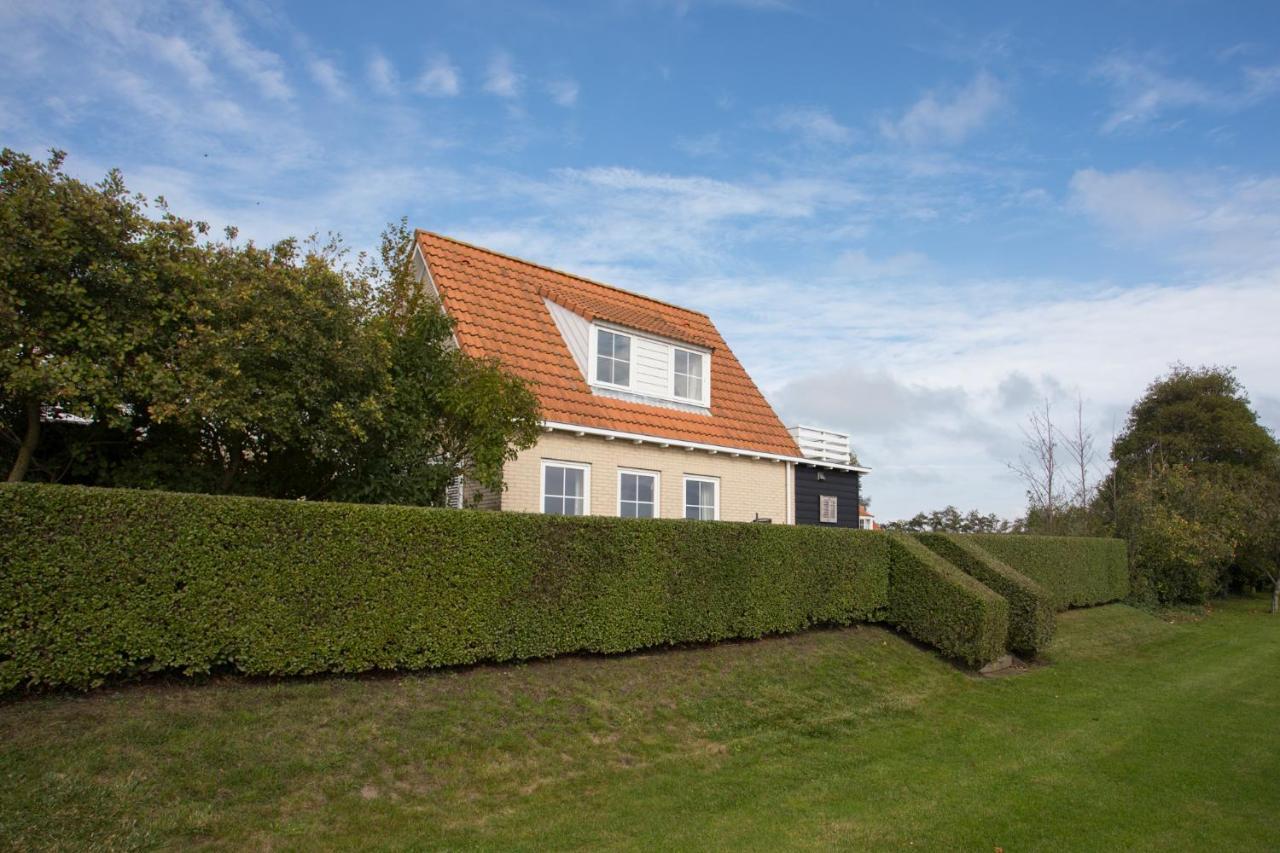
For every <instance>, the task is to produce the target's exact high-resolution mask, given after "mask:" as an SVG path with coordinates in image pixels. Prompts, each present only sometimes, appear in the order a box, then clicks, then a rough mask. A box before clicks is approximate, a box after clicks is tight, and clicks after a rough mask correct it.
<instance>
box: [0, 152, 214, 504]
mask: <svg viewBox="0 0 1280 853" xmlns="http://www.w3.org/2000/svg"><path fill="white" fill-rule="evenodd" d="M64 157H65V155H64V154H63V152H61V151H53V152H52V153H51V154H50V156H49V159H48V160H47V161H45V162H38V161H35V160H32V159H31V158H30V157H28V156H27V155H25V154H20V153H18V152H15V151H11V150H9V149H7V148H6V149H5V150H4V151H3V152H0V354H2V357H0V401H3V402H2V403H0V407H2V408H3V412H4V414H6V415H9V418H8V419H6V421H5V423H6V425H7V426H6V428H5V437H6V438H7V439H9V443H10V444H11V446H12V447H13V448H14V449H13V458H12V463H11V465H10V468H9V473H8V479H9V480H10V481H19V480H23V479H25V478H26V476H27V472H28V470H29V469H30V467H31V464H32V461H33V459H34V458H35V454H36V450H37V448H38V447H39V443H40V436H41V430H42V424H43V422H44V419H45V417H46V416H48V415H50V414H53V413H60V414H67V415H73V416H79V417H81V418H91V419H94V420H96V421H100V422H105V423H111V424H116V425H120V426H123V425H126V424H127V423H128V421H129V420H130V418H131V404H132V403H133V402H134V401H135V400H136V399H138V398H140V397H147V396H150V395H152V393H153V392H154V383H155V382H156V380H157V370H158V368H159V360H158V357H157V351H158V350H159V349H162V348H163V347H164V345H165V338H166V336H167V335H170V334H172V333H173V332H174V331H175V327H174V318H175V317H176V316H178V315H179V314H180V309H179V306H180V304H181V300H182V299H183V298H185V292H186V289H185V286H184V285H185V284H186V275H185V273H186V271H187V265H188V262H189V260H190V255H191V252H193V251H194V249H195V237H196V235H195V231H194V226H193V225H192V223H189V222H185V221H183V220H179V219H177V218H176V217H173V216H171V215H169V214H168V212H167V210H164V209H163V203H162V211H163V213H164V215H163V216H161V217H160V218H158V219H151V218H148V217H147V216H146V215H145V213H144V209H143V202H142V200H141V198H139V197H136V196H131V195H129V193H128V191H127V190H126V188H125V185H124V181H123V179H122V178H121V176H120V173H119V172H116V171H112V172H111V173H109V174H108V175H107V177H106V178H104V179H103V180H102V181H101V182H100V183H98V184H96V185H92V186H91V185H89V184H85V183H83V182H81V181H78V180H76V179H74V178H71V177H70V176H68V175H67V174H65V173H64V172H63V171H62V163H63V159H64Z"/></svg>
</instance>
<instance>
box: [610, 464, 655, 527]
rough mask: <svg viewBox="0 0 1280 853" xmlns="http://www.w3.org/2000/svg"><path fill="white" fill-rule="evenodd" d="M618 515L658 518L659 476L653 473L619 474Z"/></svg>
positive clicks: (626, 472)
mask: <svg viewBox="0 0 1280 853" xmlns="http://www.w3.org/2000/svg"><path fill="white" fill-rule="evenodd" d="M618 515H620V516H622V517H623V518H657V517H658V475H657V473H655V472H653V471H619V472H618Z"/></svg>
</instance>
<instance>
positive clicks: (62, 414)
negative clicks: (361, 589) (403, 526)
mask: <svg viewBox="0 0 1280 853" xmlns="http://www.w3.org/2000/svg"><path fill="white" fill-rule="evenodd" d="M62 160H63V155H62V154H61V153H60V152H54V153H53V155H52V156H51V157H50V159H49V160H48V161H47V162H45V163H38V162H34V161H32V160H31V159H30V158H28V157H26V156H25V155H22V154H17V153H14V152H11V151H8V150H6V151H4V153H3V155H2V156H0V166H2V167H3V171H2V173H0V347H2V348H3V353H4V359H3V361H0V423H2V424H3V425H4V431H3V433H0V436H2V437H3V438H5V439H7V442H8V444H9V445H10V446H11V447H12V448H13V449H12V454H13V459H12V463H11V468H10V473H9V477H10V479H14V480H18V479H23V478H24V477H26V476H27V474H28V472H29V471H32V470H38V471H39V473H40V474H41V475H43V476H45V477H47V478H48V479H55V480H58V479H64V480H70V481H74V482H83V483H90V484H98V485H117V486H144V487H150V488H165V489H180V490H194V491H221V492H228V491H232V492H239V493H244V494H255V495H263V496H269V497H308V498H327V497H335V496H341V497H343V498H345V499H348V500H363V501H398V502H406V503H436V502H439V501H440V499H441V498H442V497H443V495H444V488H445V485H446V484H447V483H448V482H449V481H450V480H451V479H452V478H453V477H455V476H456V475H458V474H467V475H468V476H470V477H472V478H473V479H475V480H477V481H478V482H480V483H482V484H483V485H485V486H487V487H489V488H492V489H498V488H501V483H502V469H503V466H504V463H505V461H506V460H508V459H510V458H512V457H513V456H514V455H515V453H516V452H517V451H518V450H519V449H521V448H524V447H528V446H530V445H531V444H532V443H533V442H534V441H535V440H536V438H537V435H538V426H539V416H538V409H537V402H536V398H535V397H534V396H533V395H532V394H531V393H530V392H529V390H528V389H527V388H526V387H525V386H524V385H523V383H521V382H520V381H519V380H517V379H515V378H514V377H512V376H511V375H509V374H507V373H506V372H505V371H503V370H502V368H501V366H500V365H498V364H496V363H494V362H491V361H486V360H477V359H473V358H469V357H467V356H465V355H464V354H463V353H461V352H460V351H458V349H457V347H456V346H455V345H454V341H453V335H452V326H451V324H450V323H449V320H448V318H446V317H445V316H444V314H443V313H442V312H441V311H440V306H439V305H438V304H437V303H436V302H434V301H433V300H432V299H431V297H429V296H428V295H427V294H425V293H423V292H422V289H421V287H420V286H419V283H418V281H417V278H416V276H415V275H414V272H413V269H412V264H411V260H410V249H411V248H412V236H413V235H412V234H411V232H410V231H409V229H408V228H407V226H406V224H405V223H404V222H401V223H400V224H399V225H398V226H393V227H391V228H390V229H388V231H387V232H386V233H385V234H384V238H383V244H382V253H381V264H380V265H379V264H375V263H373V262H371V261H370V260H369V259H368V258H366V257H364V256H360V257H359V258H358V259H357V260H356V262H355V263H354V264H352V263H349V262H348V260H347V257H346V252H345V251H344V250H343V248H342V246H341V243H340V241H338V240H337V239H336V238H335V239H332V240H330V241H329V242H327V243H324V244H321V243H319V242H318V241H316V240H315V239H314V238H313V239H312V240H310V241H308V242H306V243H299V242H298V241H296V240H284V241H282V242H280V243H277V244H275V245H272V246H269V247H258V246H256V245H254V244H253V243H248V244H238V243H237V242H236V239H235V237H236V235H235V233H234V231H233V230H228V233H227V238H226V240H225V241H222V242H210V241H209V240H208V239H207V238H206V237H205V235H206V234H207V230H208V229H207V226H205V225H203V224H202V223H195V222H189V221H186V220H182V219H179V218H178V217H176V216H174V215H173V214H171V213H170V212H169V211H168V208H167V206H165V205H164V203H163V200H159V202H158V203H159V208H160V214H161V215H160V216H158V217H155V218H152V217H149V216H148V215H147V210H146V206H145V203H144V202H143V200H142V199H141V198H140V197H137V196H131V195H129V194H128V192H127V190H126V189H125V185H124V182H123V179H122V178H121V176H120V175H119V173H118V172H112V173H111V174H110V175H109V176H108V177H107V179H106V180H104V181H103V182H102V183H100V184H98V185H96V186H88V185H86V184H83V183H81V182H79V181H76V180H74V179H72V178H70V177H68V176H67V175H66V174H64V173H63V172H62V171H61V165H62ZM54 415H58V416H59V417H54ZM68 415H74V416H76V419H75V420H74V421H72V420H69V419H68V418H67V417H66V416H68ZM42 433H43V434H45V435H47V436H49V437H50V438H51V439H52V444H51V446H50V447H49V448H48V451H49V452H48V453H47V454H42V455H44V457H45V462H44V463H43V464H41V463H40V462H39V460H38V459H37V453H36V452H37V449H38V448H39V447H40V439H41V435H42ZM33 465H35V466H36V468H35V469H33V467H32V466H33Z"/></svg>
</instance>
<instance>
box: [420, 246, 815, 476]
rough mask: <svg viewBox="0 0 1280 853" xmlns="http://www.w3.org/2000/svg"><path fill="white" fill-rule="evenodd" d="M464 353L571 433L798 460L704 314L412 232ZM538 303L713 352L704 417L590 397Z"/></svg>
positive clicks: (791, 444)
mask: <svg viewBox="0 0 1280 853" xmlns="http://www.w3.org/2000/svg"><path fill="white" fill-rule="evenodd" d="M417 240H418V246H419V248H420V249H421V250H422V254H423V256H424V257H425V258H426V261H427V266H428V268H429V269H430V271H431V278H432V281H434V282H435V285H436V288H437V289H438V290H439V292H440V298H441V301H442V302H443V303H444V309H445V311H446V312H447V313H448V314H449V316H450V317H452V318H453V321H454V323H455V327H456V332H457V337H458V345H459V346H460V347H462V350H463V352H466V353H468V354H470V355H473V356H479V357H494V358H497V359H498V360H499V361H501V362H502V364H503V365H504V366H505V367H506V368H507V369H508V370H510V371H511V372H512V373H513V374H515V375H517V376H520V377H521V378H523V379H524V380H525V381H526V382H528V383H529V386H530V388H531V389H532V390H533V391H534V393H535V394H536V395H537V396H538V401H539V403H540V404H541V407H542V417H543V419H544V420H547V421H556V422H560V423H567V424H572V425H574V426H582V427H594V428H598V429H610V430H616V431H618V432H628V433H635V434H637V435H647V436H653V437H655V438H671V439H677V440H680V441H691V442H697V443H700V444H712V445H716V446H719V447H726V448H732V449H735V450H747V451H758V452H764V453H775V454H779V455H783V456H799V455H800V451H799V448H798V447H796V443H795V440H794V439H793V438H792V437H791V434H790V433H788V432H787V429H786V427H784V426H783V425H782V421H780V420H778V416H777V414H775V413H774V411H773V408H772V407H771V406H770V405H769V403H768V401H767V400H765V398H764V395H763V394H761V393H760V389H759V388H757V387H756V385H755V383H754V382H752V381H751V377H750V376H748V375H747V371H746V370H745V369H743V367H742V365H741V364H740V363H739V362H738V359H737V358H736V357H734V355H733V351H732V350H730V349H729V347H728V345H727V344H725V342H724V339H723V338H721V337H720V333H719V332H718V331H716V327H715V325H714V324H712V322H711V320H710V318H708V317H707V315H705V314H702V313H699V312H697V311H691V310H689V309H687V308H677V307H676V306H674V305H668V304H667V303H665V302H660V301H658V300H656V299H650V298H649V297H647V296H640V295H638V294H635V293H629V292H627V291H625V290H620V289H618V288H616V287H610V286H609V285H605V284H599V283H598V282H594V281H589V280H587V279H585V278H579V277H577V276H574V275H569V274H567V273H562V272H557V271H555V270H551V269H547V268H546V267H541V266H538V265H537V264H533V263H529V262H528V261H522V260H520V259H518V258H512V257H509V256H507V255H502V254H499V253H497V252H493V251H490V250H488V249H481V248H479V247H477V246H471V245H469V244H467V243H462V242H459V241H457V240H454V239H451V238H449V237H442V236H440V235H439V234H432V233H430V232H427V231H418V232H417ZM544 297H545V298H546V299H550V300H551V301H553V302H556V303H557V304H560V305H563V306H564V307H565V308H568V309H570V310H572V311H575V312H577V313H579V314H580V315H582V316H584V317H587V318H588V319H599V320H606V321H609V322H612V323H616V324H618V325H620V326H625V327H628V328H633V329H636V330H638V331H642V332H649V333H651V334H656V335H660V336H662V337H667V338H672V339H674V340H678V341H685V342H688V343H692V344H696V345H699V346H703V347H706V348H707V349H710V350H712V351H713V355H712V356H711V414H710V415H709V416H708V415H705V414H700V413H697V412H690V411H682V410H678V409H671V408H666V407H664V406H656V405H646V404H644V403H637V402H632V401H629V400H619V399H616V398H613V397H606V396H602V395H599V394H593V393H592V392H591V388H590V387H589V386H588V385H587V381H586V379H585V378H584V377H583V375H582V371H581V370H579V369H578V365H577V362H575V361H574V359H573V355H572V354H571V353H570V352H569V347H568V345H567V344H566V343H565V341H564V338H563V337H561V335H560V331H559V329H557V328H556V325H555V321H554V320H552V319H551V313H550V312H549V311H548V310H547V306H546V303H545V302H544V301H543V299H544Z"/></svg>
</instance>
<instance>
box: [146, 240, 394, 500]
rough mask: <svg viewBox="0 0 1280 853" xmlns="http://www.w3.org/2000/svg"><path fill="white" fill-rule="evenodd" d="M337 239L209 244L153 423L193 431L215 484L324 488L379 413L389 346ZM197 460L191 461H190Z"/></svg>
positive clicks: (282, 493)
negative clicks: (344, 268) (187, 329)
mask: <svg viewBox="0 0 1280 853" xmlns="http://www.w3.org/2000/svg"><path fill="white" fill-rule="evenodd" d="M339 257H340V246H339V245H338V244H337V243H334V242H331V243H329V244H327V245H325V246H316V245H311V246H310V247H308V248H306V249H305V250H304V248H303V247H301V246H300V245H299V244H298V243H297V242H296V241H294V240H284V241H282V242H280V243H277V244H276V245H274V246H271V247H269V248H259V247H256V246H254V245H253V244H249V245H246V246H236V245H233V244H230V243H222V244H215V245H211V246H209V247H207V252H206V264H205V268H204V273H205V277H204V282H203V285H204V286H203V287H201V289H200V292H199V296H198V297H197V299H196V300H195V302H194V305H193V307H192V309H191V310H192V334H191V335H190V337H189V338H187V339H184V340H182V341H181V342H180V344H179V346H177V347H176V348H175V349H174V351H173V352H172V354H171V355H172V358H171V361H170V366H171V370H172V382H171V387H170V389H169V390H170V393H169V395H168V396H167V398H166V399H163V400H157V401H155V402H154V403H153V404H152V406H151V407H150V411H151V415H152V417H153V419H154V420H155V422H156V423H158V424H167V425H173V426H175V427H178V428H179V429H180V430H182V431H184V432H185V434H186V435H187V436H190V437H194V439H195V441H194V447H195V449H196V451H197V453H198V456H199V459H198V462H200V463H203V464H204V465H207V466H211V467H212V468H214V469H215V470H216V471H217V472H218V476H217V482H216V487H215V490H217V491H223V492H227V491H243V492H248V493H252V494H260V495H268V496H274V497H301V496H307V497H323V496H324V494H325V492H326V491H327V490H328V488H329V487H330V485H331V483H332V481H333V479H334V478H335V477H336V476H337V473H338V472H339V471H340V470H341V468H342V467H343V466H344V465H345V464H346V463H345V460H346V457H347V455H348V453H349V452H350V451H351V449H352V447H353V446H354V445H355V444H356V443H358V442H359V441H361V440H363V439H364V438H365V437H366V436H367V431H368V429H369V427H370V425H371V424H375V423H376V422H377V420H378V418H379V416H380V405H381V397H382V395H383V394H384V393H385V391H386V384H387V382H388V377H387V376H386V375H385V346H384V345H383V342H382V341H381V340H380V339H379V338H378V337H377V336H376V335H375V334H372V333H371V331H370V329H369V328H368V323H367V312H368V304H369V297H368V294H367V292H366V288H365V286H364V283H363V282H362V281H361V280H359V279H358V278H357V277H354V276H350V275H344V274H343V273H342V272H341V271H340V270H338V269H335V267H334V262H335V259H337V258H339ZM196 461H197V460H193V462H196Z"/></svg>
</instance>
